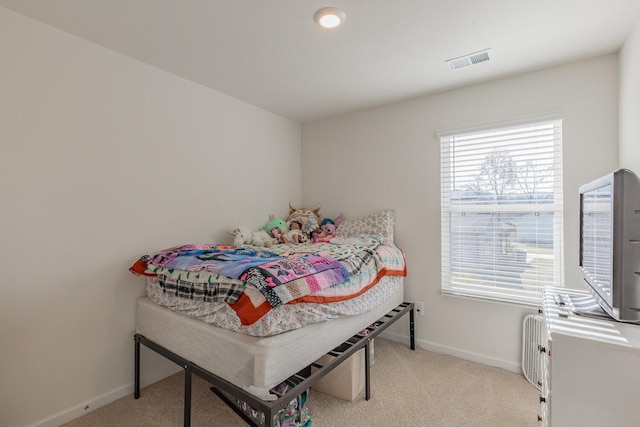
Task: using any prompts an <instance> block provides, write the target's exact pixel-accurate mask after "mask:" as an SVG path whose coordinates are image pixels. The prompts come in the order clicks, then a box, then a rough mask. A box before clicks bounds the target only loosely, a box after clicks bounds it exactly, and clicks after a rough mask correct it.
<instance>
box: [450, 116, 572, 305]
mask: <svg viewBox="0 0 640 427" xmlns="http://www.w3.org/2000/svg"><path fill="white" fill-rule="evenodd" d="M533 120H534V119H530V121H529V122H527V121H526V120H525V121H519V122H518V123H516V124H514V123H510V124H509V125H506V124H505V125H496V126H495V127H492V128H489V129H487V128H484V129H477V130H468V129H465V130H463V131H455V130H454V131H449V132H447V133H440V134H439V135H438V136H439V138H440V141H441V186H442V188H441V197H442V200H441V207H442V291H443V292H444V293H450V294H456V295H464V296H472V297H479V298H488V299H493V300H500V301H508V302H517V303H524V304H537V303H538V302H539V300H540V294H541V290H542V288H543V287H544V286H546V285H554V286H562V277H563V262H562V260H563V232H562V230H563V227H562V216H563V214H562V120H561V119H558V118H554V119H545V120H541V119H540V118H537V119H535V121H533Z"/></svg>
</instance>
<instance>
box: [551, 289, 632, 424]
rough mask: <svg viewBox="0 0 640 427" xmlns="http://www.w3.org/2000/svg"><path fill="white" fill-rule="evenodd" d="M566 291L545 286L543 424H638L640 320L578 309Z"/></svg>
mask: <svg viewBox="0 0 640 427" xmlns="http://www.w3.org/2000/svg"><path fill="white" fill-rule="evenodd" d="M568 294H570V291H567V290H563V289H548V290H546V291H545V293H544V300H543V310H542V311H543V313H544V320H545V330H546V340H545V342H544V343H543V344H541V346H540V348H539V350H540V351H541V352H543V353H544V354H545V357H543V358H542V361H543V375H542V378H543V381H542V392H541V397H540V401H541V415H540V416H541V421H542V425H543V426H549V425H551V426H553V427H564V426H580V427H584V426H598V427H600V426H612V427H621V426H640V326H638V325H630V324H624V323H619V322H615V321H612V320H602V319H594V318H589V317H584V316H580V315H576V314H574V313H572V312H571V310H570V308H569V304H568V303H567V299H568V297H567V295H568Z"/></svg>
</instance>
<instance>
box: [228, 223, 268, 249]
mask: <svg viewBox="0 0 640 427" xmlns="http://www.w3.org/2000/svg"><path fill="white" fill-rule="evenodd" d="M229 234H231V235H232V236H234V238H233V245H234V246H242V245H254V246H266V247H267V248H270V247H271V245H272V243H273V241H274V239H273V237H271V236H270V235H269V233H267V232H266V231H264V230H257V231H251V230H250V229H249V227H245V226H240V227H238V228H236V229H235V230H233V231H229Z"/></svg>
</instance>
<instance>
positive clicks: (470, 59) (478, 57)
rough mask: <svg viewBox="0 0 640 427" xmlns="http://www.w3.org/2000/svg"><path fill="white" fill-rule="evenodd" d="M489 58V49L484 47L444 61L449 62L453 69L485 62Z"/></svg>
mask: <svg viewBox="0 0 640 427" xmlns="http://www.w3.org/2000/svg"><path fill="white" fill-rule="evenodd" d="M490 59H491V49H486V50H482V51H480V52H476V53H470V54H469V55H465V56H461V57H459V58H453V59H447V60H446V61H445V62H446V63H447V64H449V68H451V69H452V70H454V71H455V70H459V69H460V68H465V67H469V66H471V65H476V64H480V63H481V62H487V61H489V60H490Z"/></svg>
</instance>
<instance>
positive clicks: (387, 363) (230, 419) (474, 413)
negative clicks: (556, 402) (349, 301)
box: [65, 338, 540, 427]
mask: <svg viewBox="0 0 640 427" xmlns="http://www.w3.org/2000/svg"><path fill="white" fill-rule="evenodd" d="M371 372H372V378H371V394H372V396H371V399H370V400H369V401H366V400H364V392H363V393H361V394H360V396H359V397H358V398H357V399H356V400H355V401H354V402H349V401H344V400H340V399H337V398H334V397H332V396H329V395H326V394H323V393H320V392H317V391H315V390H311V393H310V395H309V400H308V406H309V409H310V411H311V413H312V414H313V422H312V424H313V427H337V426H340V427H342V426H345V427H347V426H354V427H356V426H358V427H359V426H362V427H365V426H366V427H371V426H492V427H494V426H518V427H520V426H537V425H538V420H537V416H538V413H539V407H540V406H539V403H538V402H539V400H538V398H539V392H538V390H537V389H536V388H534V387H533V386H532V385H531V384H529V383H528V382H527V381H526V380H525V378H524V376H522V375H518V374H514V373H512V372H508V371H505V370H503V369H499V368H494V367H489V366H485V365H480V364H477V363H473V362H468V361H465V360H461V359H458V358H455V357H452V356H446V355H442V354H436V353H432V352H429V351H426V350H422V349H416V350H415V351H412V350H410V349H409V348H408V346H407V345H406V344H404V343H399V342H393V341H389V340H385V339H380V338H376V341H375V364H374V365H373V367H372V370H371ZM182 396H183V375H182V374H176V375H173V376H171V377H169V378H167V379H165V380H162V381H159V382H157V383H156V384H153V385H151V386H149V387H147V388H144V389H142V391H141V397H140V399H138V400H135V399H134V398H133V394H131V395H129V396H126V397H124V398H122V399H120V400H117V401H115V402H113V403H111V404H109V405H107V406H104V407H102V408H98V409H96V410H95V411H93V412H91V413H89V414H86V415H84V416H82V417H81V418H78V419H76V420H74V421H72V422H70V423H68V424H66V425H65V426H66V427H79V426H83V427H84V426H90V427H99V426H100V427H103V426H104V427H107V426H154V427H164V426H181V425H182ZM192 399H193V403H192V405H193V406H192V414H191V419H192V422H191V425H192V426H196V427H197V426H221V427H222V426H224V427H227V426H230V427H234V426H245V425H246V424H245V423H244V422H243V421H242V420H241V419H240V418H239V417H238V416H237V415H236V414H235V413H234V412H233V411H232V410H231V409H229V408H227V407H226V406H225V405H224V404H223V403H222V402H221V401H220V400H219V399H218V398H217V397H216V396H215V395H214V394H213V393H212V392H211V391H210V390H209V388H208V385H207V383H206V382H205V381H203V380H201V379H199V378H197V377H195V376H194V379H193V397H192Z"/></svg>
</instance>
